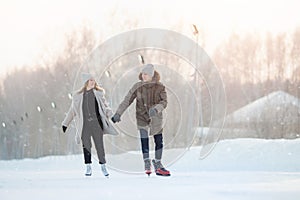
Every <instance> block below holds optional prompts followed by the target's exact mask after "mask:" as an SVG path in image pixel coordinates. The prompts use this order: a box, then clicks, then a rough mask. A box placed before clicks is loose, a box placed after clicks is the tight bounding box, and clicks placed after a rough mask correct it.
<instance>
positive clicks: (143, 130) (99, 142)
mask: <svg viewBox="0 0 300 200" xmlns="http://www.w3.org/2000/svg"><path fill="white" fill-rule="evenodd" d="M138 78H139V81H138V82H137V83H135V84H134V85H133V86H132V88H131V89H130V90H129V92H128V94H127V95H126V96H125V98H124V100H123V101H122V102H121V104H120V105H119V107H118V109H117V110H116V112H115V114H113V113H112V110H111V108H110V107H109V105H108V103H107V102H106V99H105V97H104V89H103V88H101V87H100V86H99V85H98V84H97V82H96V81H95V78H94V77H93V76H92V75H91V74H82V82H83V84H84V86H83V87H82V88H81V89H80V90H79V91H78V92H76V93H75V94H74V95H73V99H72V104H71V106H70V109H69V111H68V112H67V115H66V117H65V119H64V120H63V122H62V129H63V132H65V131H66V130H67V127H68V126H69V124H70V123H71V121H72V120H74V121H75V125H76V129H77V133H76V134H77V135H80V136H81V137H80V138H81V142H82V147H83V155H84V163H85V165H86V171H85V175H86V176H91V175H92V168H91V163H92V158H91V148H92V142H91V139H93V140H94V144H95V148H96V152H97V155H98V160H99V164H100V166H101V171H102V173H103V175H104V176H106V177H108V176H109V173H108V171H107V168H106V165H105V164H106V160H105V150H104V144H103V135H104V134H118V133H117V131H116V130H115V129H114V127H113V126H112V125H110V121H109V118H111V120H112V122H113V123H117V122H120V121H121V116H122V114H123V113H124V112H125V110H126V109H127V108H128V107H129V106H130V105H131V103H132V102H133V101H134V100H136V120H137V128H138V130H139V133H140V141H141V147H142V153H143V160H144V166H145V173H146V174H148V175H150V174H151V172H152V171H151V166H152V165H153V167H154V171H155V173H156V175H160V176H170V172H169V171H168V170H166V169H165V168H164V166H163V165H162V163H161V158H162V152H163V133H162V131H163V128H162V124H163V114H162V111H163V110H164V109H165V108H166V107H167V93H166V89H165V86H164V85H163V84H162V83H161V82H160V75H159V73H158V72H157V71H156V70H155V69H154V66H153V65H152V64H146V65H144V66H143V68H142V70H141V72H140V74H139V76H138ZM149 136H153V137H154V142H155V158H154V159H153V160H151V159H150V156H149ZM151 164H152V165H151Z"/></svg>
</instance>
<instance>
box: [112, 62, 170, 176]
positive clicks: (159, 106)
mask: <svg viewBox="0 0 300 200" xmlns="http://www.w3.org/2000/svg"><path fill="white" fill-rule="evenodd" d="M139 79H140V81H139V82H137V83H136V84H134V85H133V87H132V88H131V89H130V90H129V92H128V94H127V95H126V97H125V99H124V100H123V102H122V103H121V104H120V105H119V107H118V109H117V111H116V113H115V114H114V116H113V117H112V121H113V122H114V123H116V122H119V121H121V115H122V114H123V113H124V112H125V110H126V109H127V108H128V107H129V106H130V104H131V103H132V102H133V101H134V100H135V99H136V119H137V127H138V129H139V132H140V139H141V146H142V153H143V159H144V164H145V172H146V174H148V175H150V174H151V161H150V157H149V137H148V135H149V133H148V131H149V130H150V135H151V136H153V137H154V142H155V159H153V160H152V163H153V166H154V169H155V173H156V174H157V175H161V176H170V172H169V171H168V170H166V169H165V168H164V167H163V165H162V164H161V158H162V150H163V135H162V131H163V129H162V123H163V115H162V111H163V110H164V109H165V108H166V107H167V93H166V90H165V86H164V85H163V84H162V83H161V82H159V81H160V75H159V73H158V72H157V71H155V70H154V66H153V65H152V64H147V65H145V66H144V67H143V69H142V72H141V73H140V74H139Z"/></svg>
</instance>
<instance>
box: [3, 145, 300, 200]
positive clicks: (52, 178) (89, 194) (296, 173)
mask: <svg viewBox="0 0 300 200" xmlns="http://www.w3.org/2000/svg"><path fill="white" fill-rule="evenodd" d="M199 153H200V147H193V148H191V149H190V150H188V151H187V152H186V154H185V155H184V156H183V157H182V158H181V159H180V160H178V161H177V162H175V163H174V164H173V165H171V166H168V169H170V170H171V172H172V176H171V177H157V176H155V175H152V176H150V177H149V178H148V177H147V176H146V175H144V174H129V173H120V172H117V171H113V170H112V169H110V174H111V176H110V178H108V179H107V178H105V177H103V176H102V174H101V172H100V169H99V166H98V165H97V163H96V162H94V163H93V176H91V177H84V176H83V171H84V170H83V169H84V168H83V164H82V160H83V159H82V155H71V156H50V157H45V158H40V159H24V160H12V161H0V199H1V200H6V199H43V200H47V199H51V200H53V199H72V200H76V199H80V200H82V199H105V200H107V199H118V200H119V199H121V200H127V199H128V200H129V199H130V200H134V199H142V200H147V199H149V200H150V199H151V200H153V199H172V200H175V199H180V200H182V199H188V200H190V199H197V200H198V199H207V200H220V199H222V200H223V199H228V200H229V199H230V200H244V199H249V200H250V199H251V200H253V199H255V200H257V199H261V200H282V199H286V200H299V199H300V139H297V140H259V139H235V140H225V141H221V142H219V143H218V144H217V146H216V148H215V149H214V150H213V151H212V153H211V154H210V155H209V156H208V157H207V158H205V159H204V160H199V159H198V158H199ZM124 156H126V155H124ZM128 162H130V160H128ZM108 164H109V161H108Z"/></svg>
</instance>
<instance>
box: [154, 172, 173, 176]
mask: <svg viewBox="0 0 300 200" xmlns="http://www.w3.org/2000/svg"><path fill="white" fill-rule="evenodd" d="M156 175H157V176H171V174H160V173H156Z"/></svg>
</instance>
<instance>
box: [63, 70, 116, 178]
mask: <svg viewBox="0 0 300 200" xmlns="http://www.w3.org/2000/svg"><path fill="white" fill-rule="evenodd" d="M82 81H83V83H84V86H83V87H82V89H81V90H79V91H78V92H76V93H75V94H74V95H73V100H72V104H71V107H70V109H69V111H68V113H67V115H66V117H65V119H64V121H63V122H62V128H63V132H65V131H66V130H67V127H68V126H69V124H70V123H71V121H72V120H73V119H74V121H75V125H76V131H77V133H76V135H79V134H80V135H81V141H82V145H83V154H84V163H85V164H86V172H85V175H86V176H91V175H92V168H91V163H92V158H91V157H92V156H91V148H92V143H91V138H93V140H94V144H95V147H96V151H97V155H98V159H99V164H100V166H101V170H102V173H103V175H104V176H107V177H108V176H109V173H108V172H107V169H106V166H105V163H106V160H105V151H104V145H103V134H106V133H109V134H115V135H117V134H118V133H117V131H116V130H115V129H114V128H113V127H112V126H111V124H110V122H109V120H108V119H109V117H111V115H112V111H111V109H110V107H109V106H108V104H107V102H106V100H105V97H104V89H103V88H101V87H99V86H98V84H97V83H96V81H95V79H94V77H93V76H92V75H91V74H87V73H83V74H82Z"/></svg>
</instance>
